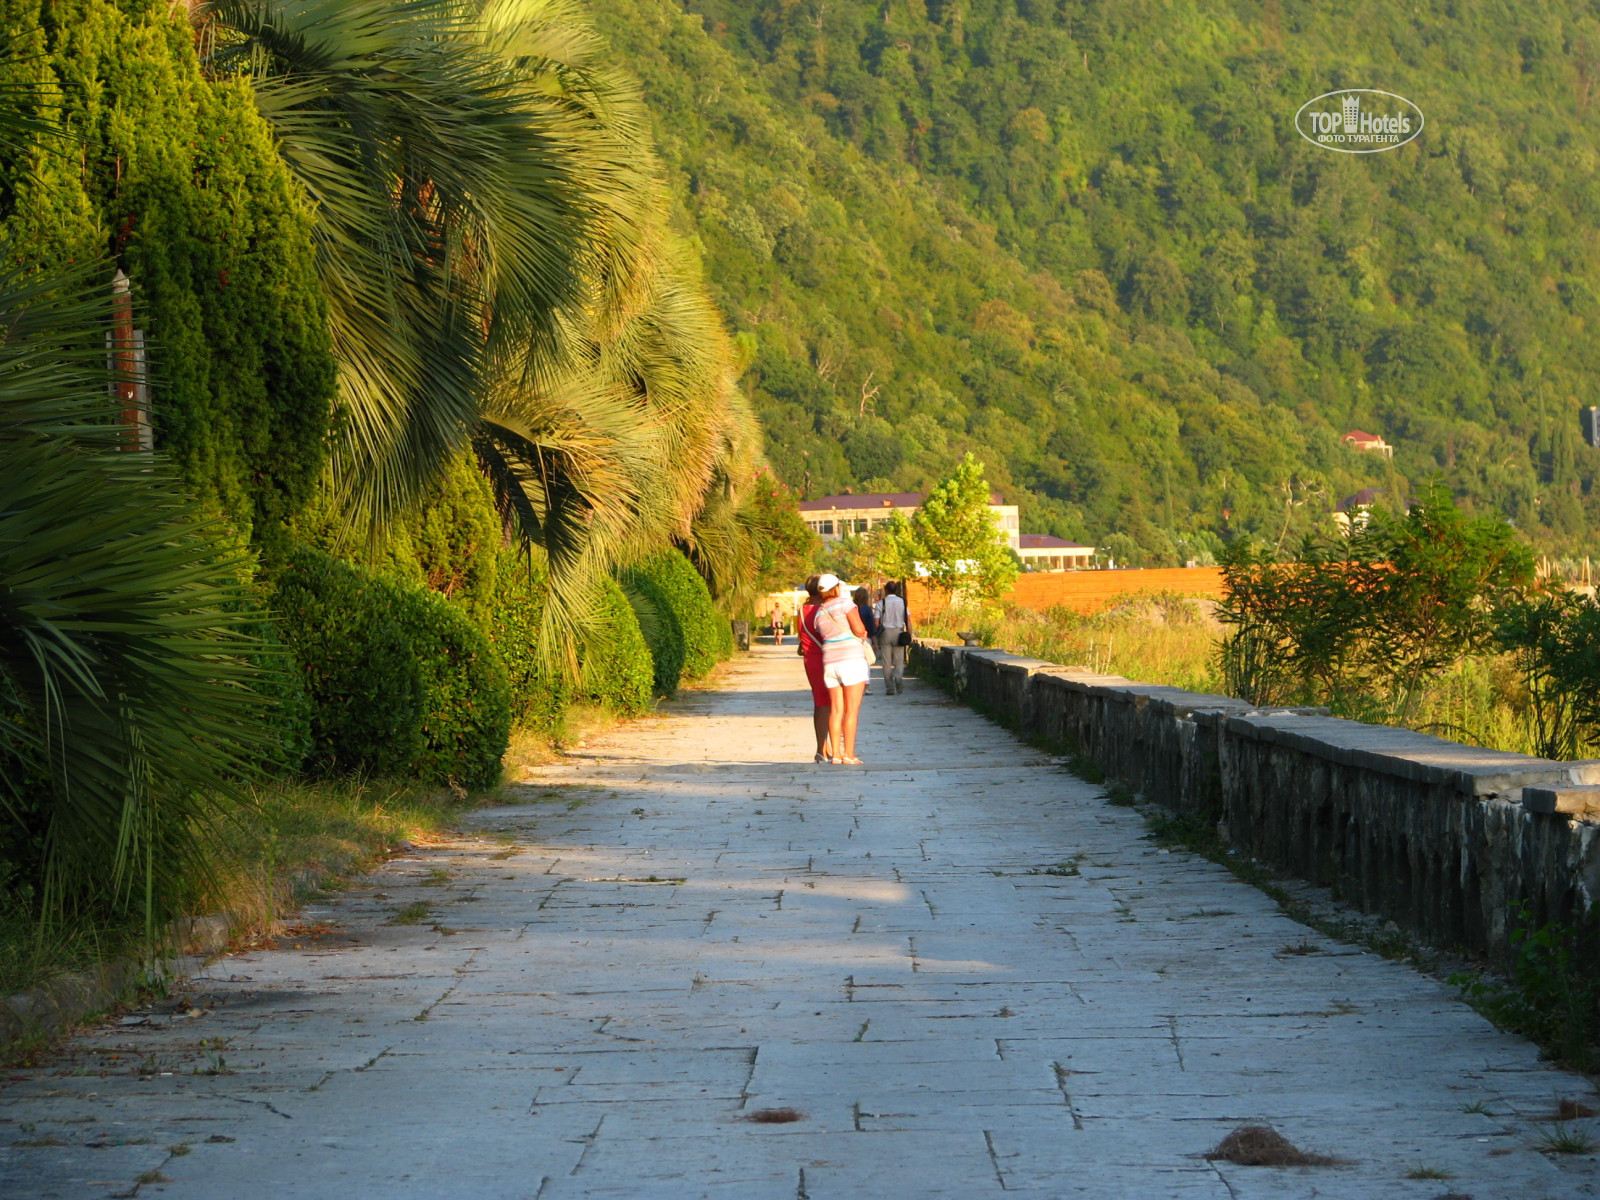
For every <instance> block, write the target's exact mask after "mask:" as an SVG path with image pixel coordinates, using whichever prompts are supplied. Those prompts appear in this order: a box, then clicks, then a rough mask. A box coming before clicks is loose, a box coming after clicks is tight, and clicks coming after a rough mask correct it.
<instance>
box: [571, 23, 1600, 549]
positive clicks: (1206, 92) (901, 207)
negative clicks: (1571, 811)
mask: <svg viewBox="0 0 1600 1200" xmlns="http://www.w3.org/2000/svg"><path fill="white" fill-rule="evenodd" d="M691 3H692V8H693V11H689V12H685V11H684V10H682V9H680V8H679V7H678V6H677V5H675V4H673V3H670V2H668V0H594V7H595V8H596V10H597V15H598V17H599V20H600V23H601V25H602V27H603V28H604V29H605V30H606V32H607V33H608V35H609V36H610V37H611V39H612V41H613V44H614V45H615V46H616V48H617V50H618V51H619V53H620V55H621V57H622V58H623V60H624V61H625V63H626V64H627V65H628V66H629V67H630V69H632V70H633V71H635V72H636V73H637V74H638V75H639V77H640V78H641V80H642V81H643V85H644V88H645V92H646V96H647V99H648V101H649V103H650V105H651V107H652V110H653V111H654V113H655V115H656V118H657V122H658V135H659V138H660V140H661V144H662V146H663V149H664V151H665V156H666V160H667V162H668V164H669V168H670V170H671V172H672V179H671V181H670V182H671V184H672V186H673V187H674V188H675V189H676V190H677V191H678V192H679V194H680V197H681V201H682V211H683V218H682V219H683V220H684V221H685V222H686V224H688V225H689V226H691V227H692V231H693V233H694V234H695V235H696V236H697V237H698V238H699V240H700V242H701V245H702V247H703V249H704V252H705V254H706V258H707V263H708V272H709V275H710V278H711V280H712V281H713V284H714V286H715V288H716V290H717V291H718V294H719V297H720V299H721V301H722V303H723V304H724V306H725V308H726V310H727V312H728V314H729V318H730V320H731V322H732V323H733V325H734V327H735V328H736V330H737V331H738V336H739V341H740V344H741V346H742V347H743V349H744V353H745V354H746V356H747V360H748V364H749V365H748V370H747V372H746V381H747V385H748V386H749V387H750V388H751V390H752V395H753V397H754V398H755V400H756V402H757V404H758V407H759V410H760V412H761V415H762V419H763V422H764V423H765V425H766V429H767V434H768V442H769V453H770V455H771V457H772V459H773V461H774V463H775V465H776V466H777V468H778V470H779V471H780V472H781V474H782V475H783V476H784V477H785V478H786V479H787V480H788V481H789V482H790V483H792V484H794V485H795V486H797V487H799V488H801V489H802V490H803V491H804V492H805V493H807V494H813V495H814V494H818V493H821V492H826V491H831V490H838V489H841V488H843V487H846V486H854V487H856V488H858V489H860V488H862V487H880V486H889V485H892V486H895V487H904V488H914V487H919V486H923V485H925V484H926V483H927V482H928V481H929V480H930V479H931V478H932V477H934V476H937V475H938V474H940V473H942V472H943V471H945V470H946V469H948V467H949V466H950V465H951V464H952V463H953V461H955V460H956V459H957V458H958V457H959V455H960V454H961V452H962V451H964V450H967V449H971V450H973V451H974V452H976V453H977V454H978V455H979V456H980V457H982V458H984V459H986V460H987V461H988V463H989V465H990V474H991V477H992V478H993V479H994V480H995V482H996V483H997V484H998V485H999V486H1000V487H1002V488H1003V489H1005V490H1006V491H1007V492H1008V493H1010V494H1012V495H1014V496H1015V497H1016V498H1017V499H1018V500H1019V501H1020V502H1021V503H1022V505H1023V522H1024V527H1025V528H1027V529H1030V530H1038V531H1042V532H1055V533H1059V534H1062V535H1066V536H1073V537H1078V538H1083V539H1088V540H1094V541H1097V542H1101V543H1108V542H1109V544H1112V545H1116V546H1119V547H1121V548H1122V549H1123V557H1124V558H1125V559H1127V558H1132V559H1134V560H1138V559H1143V560H1145V561H1148V562H1152V563H1156V562H1162V561H1173V560H1174V559H1181V558H1187V557H1195V556H1196V555H1197V554H1199V553H1203V552H1204V550H1205V549H1206V548H1207V547H1208V546H1214V545H1215V536H1216V535H1217V534H1218V533H1221V534H1224V535H1225V534H1227V533H1229V532H1233V531H1237V530H1240V529H1251V530H1255V531H1258V532H1262V533H1265V534H1266V535H1268V536H1269V537H1271V538H1277V537H1280V536H1290V537H1292V536H1294V535H1295V534H1296V533H1297V532H1298V531H1300V530H1302V529H1305V528H1308V527H1310V525H1311V524H1313V523H1315V522H1318V521H1322V520H1324V519H1325V518H1324V517H1323V516H1322V514H1323V513H1325V512H1326V511H1327V509H1329V508H1330V507H1331V506H1332V505H1333V504H1334V503H1335V502H1336V501H1337V500H1338V499H1339V498H1341V497H1342V496H1345V495H1348V494H1350V493H1352V492H1355V491H1356V490H1357V489H1359V488H1362V487H1368V486H1370V487H1377V488H1381V489H1385V490H1387V491H1388V492H1389V494H1390V495H1391V496H1399V495H1404V494H1406V493H1407V492H1408V491H1409V490H1410V489H1411V488H1414V487H1416V486H1418V485H1420V483H1421V482H1422V481H1423V480H1424V479H1426V478H1427V477H1428V476H1429V475H1431V474H1434V473H1440V474H1442V475H1443V477H1444V478H1445V479H1446V480H1447V482H1448V483H1449V484H1450V485H1451V486H1452V487H1453V488H1454V489H1455V490H1456V491H1457V492H1458V494H1460V495H1461V496H1462V497H1463V498H1464V500H1465V501H1466V503H1467V504H1468V505H1469V506H1470V507H1476V508H1478V509H1480V510H1485V511H1487V510H1498V511H1501V512H1504V513H1505V514H1506V515H1507V516H1508V517H1510V518H1511V519H1512V520H1513V521H1514V522H1515V523H1516V524H1517V525H1518V527H1519V528H1521V529H1523V530H1525V531H1526V532H1527V533H1528V534H1529V535H1530V536H1531V537H1532V538H1534V540H1535V541H1536V542H1538V543H1539V544H1540V545H1541V547H1543V548H1546V549H1551V550H1559V551H1575V550H1587V549H1588V548H1589V545H1590V540H1591V537H1592V535H1591V534H1590V532H1589V531H1590V530H1591V529H1593V528H1594V527H1595V526H1596V523H1597V522H1596V520H1595V518H1596V517H1597V516H1600V497H1596V496H1595V495H1593V492H1592V484H1593V482H1594V476H1595V469H1596V463H1597V461H1600V451H1595V450H1592V449H1590V448H1589V447H1587V446H1585V445H1584V444H1583V443H1582V441H1581V439H1580V437H1579V434H1578V415H1577V411H1578V407H1579V406H1580V405H1583V404H1592V403H1600V387H1597V386H1596V383H1595V380H1596V373H1595V372H1596V368H1597V366H1600V347H1597V346H1596V344H1595V338H1594V325H1595V321H1596V317H1597V315H1600V299H1597V297H1600V262H1597V259H1596V253H1597V251H1596V238H1595V227H1596V216H1597V214H1600V190H1597V179H1596V171H1597V168H1600V153H1597V152H1596V150H1595V148H1594V147H1593V144H1592V143H1593V129H1594V124H1595V122H1596V120H1597V119H1600V105H1596V103H1595V102H1594V97H1593V92H1594V91H1595V90H1596V89H1595V84H1596V82H1597V81H1600V21H1597V20H1596V18H1595V15H1594V11H1595V10H1594V9H1591V7H1590V6H1588V5H1584V4H1579V3H1570V4H1565V5H1560V4H1540V3H1519V4H1516V5H1510V4H1504V3H1502V4H1480V5H1461V4H1459V3H1446V2H1443V0H1437V2H1434V3H1421V4H1417V5H1412V6H1404V7H1400V6H1388V5H1382V4H1377V3H1368V2H1354V0H1340V2H1336V3H1324V4H1317V5H1311V4H1308V3H1282V2H1280V0H1240V2H1238V3H1234V4H1226V3H1224V4H1208V5H1201V4H1198V3H1195V2H1193V0H1168V2H1164V3H1155V2H1154V0H1103V2H1100V3H1094V2H1089V3H1066V2H1064V0H928V2H924V0H893V2H891V3H878V2H875V3H866V2H865V0H758V2H754V3H752V2H750V0H691ZM1342 87H1371V88H1383V89H1387V90H1389V91H1393V92H1397V93H1400V94H1402V95H1405V96H1407V97H1409V98H1410V99H1412V100H1414V101H1415V102H1416V103H1417V104H1418V105H1420V106H1421V108H1422V110H1423V112H1424V113H1425V114H1426V117H1427V127H1426V129H1425V130H1424V132H1423V134H1422V136H1421V137H1420V138H1418V139H1417V140H1416V141H1415V142H1413V143H1412V144H1410V145H1408V146H1406V147H1403V148H1401V149H1399V150H1395V151H1392V152H1388V153H1383V154H1375V155H1364V156H1350V155H1339V154H1333V153H1330V152H1327V151H1325V150H1322V149H1319V148H1317V147H1315V146H1312V145H1311V144H1309V143H1308V142H1306V141H1305V140H1303V139H1302V138H1300V137H1299V136H1297V134H1296V133H1295V131H1294V127H1293V119H1294V114H1295V111H1296V110H1297V109H1298V108H1299V107H1300V106H1301V105H1302V104H1303V103H1304V102H1305V101H1307V100H1309V99H1311V98H1312V97H1314V96H1316V95H1318V94H1319V93H1322V92H1327V91H1330V90H1333V89H1336V88H1342ZM1357 427H1359V428H1363V429H1367V430H1370V431H1373V432H1377V433H1380V434H1382V435H1384V436H1385V437H1387V438H1388V440H1389V441H1390V442H1392V443H1393V444H1394V445H1395V446H1396V448H1397V449H1396V453H1395V457H1394V460H1393V462H1392V463H1390V462H1388V461H1386V460H1383V459H1381V458H1378V457H1376V456H1371V455H1360V454H1357V453H1356V452H1354V451H1352V450H1350V449H1347V448H1346V447H1345V446H1343V445H1342V444H1341V443H1340V441H1339V436H1340V435H1341V434H1342V433H1344V432H1345V431H1346V430H1348V429H1351V428H1357ZM1114 534H1120V535H1121V536H1118V537H1115V538H1114V539H1113V537H1112V535H1114Z"/></svg>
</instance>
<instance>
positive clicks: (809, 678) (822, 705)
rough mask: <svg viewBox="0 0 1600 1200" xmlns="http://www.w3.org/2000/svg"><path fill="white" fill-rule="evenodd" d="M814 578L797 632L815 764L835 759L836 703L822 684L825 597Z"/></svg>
mask: <svg viewBox="0 0 1600 1200" xmlns="http://www.w3.org/2000/svg"><path fill="white" fill-rule="evenodd" d="M821 578H822V576H820V575H813V576H812V577H811V578H810V579H808V580H806V602H805V603H804V604H803V605H801V607H800V619H799V620H798V621H796V622H795V631H796V632H797V633H798V634H799V635H800V653H801V654H802V655H803V656H804V657H805V663H806V682H807V683H809V684H810V685H811V726H812V728H813V729H815V730H816V734H817V756H816V758H815V759H814V760H813V761H814V762H830V761H832V759H833V743H832V742H831V741H830V740H829V737H828V717H829V715H830V713H831V712H832V711H833V700H832V699H831V698H830V697H829V695H828V685H827V684H826V683H824V682H823V681H822V639H821V638H819V637H818V636H817V626H816V620H817V608H818V606H819V605H821V603H822V597H821V596H819V595H818V594H817V580H819V579H821Z"/></svg>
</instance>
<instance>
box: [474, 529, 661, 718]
mask: <svg viewBox="0 0 1600 1200" xmlns="http://www.w3.org/2000/svg"><path fill="white" fill-rule="evenodd" d="M519 559H520V555H518V554H517V552H515V551H508V552H507V554H506V556H505V562H504V564H503V566H502V572H501V581H500V588H499V598H498V602H497V604H496V608H495V615H494V620H493V621H492V623H491V636H492V637H493V639H494V643H495V647H496V648H497V649H498V650H499V652H500V655H501V657H502V658H503V659H504V660H505V664H506V673H507V675H508V676H509V677H510V682H511V707H512V712H513V714H514V716H515V719H516V721H517V723H518V724H524V725H532V726H535V727H537V728H540V729H553V728H555V726H556V725H557V724H559V723H560V720H561V716H562V714H563V713H564V712H565V711H566V709H567V706H568V705H570V704H571V703H572V702H573V701H575V700H581V701H586V702H588V703H590V704H604V705H606V706H607V707H609V708H610V709H612V711H614V712H616V713H619V714H621V715H623V716H636V715H637V714H639V713H641V712H643V711H645V710H646V709H647V708H649V707H650V699H651V684H652V663H651V657H650V648H649V646H648V645H646V643H645V638H644V634H643V633H642V632H641V631H640V629H639V622H638V620H637V618H636V617H635V616H634V612H633V608H632V607H631V606H630V605H629V603H628V599H627V597H626V596H624V595H623V592H622V588H621V587H619V586H618V585H617V584H616V583H615V582H614V581H613V580H610V579H607V580H606V581H605V582H604V584H603V590H602V592H601V595H600V596H599V598H598V600H597V602H596V603H597V607H598V609H599V612H598V616H597V621H596V624H595V628H594V631H593V632H592V633H591V634H590V635H589V636H588V637H587V638H586V639H585V640H584V643H583V644H582V645H581V646H579V647H578V660H579V663H580V671H579V678H578V680H577V681H576V682H575V683H574V682H573V681H572V680H569V679H566V678H564V677H559V676H558V677H556V678H552V677H551V675H550V673H549V672H548V671H546V670H545V669H543V668H542V667H541V666H540V664H539V654H538V650H539V626H540V623H541V621H542V620H543V618H544V598H545V593H546V588H547V586H548V585H547V583H546V581H545V576H544V573H543V571H542V570H540V569H539V568H538V567H536V566H530V565H529V564H527V563H525V562H521V561H519Z"/></svg>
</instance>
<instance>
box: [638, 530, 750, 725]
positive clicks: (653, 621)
mask: <svg viewBox="0 0 1600 1200" xmlns="http://www.w3.org/2000/svg"><path fill="white" fill-rule="evenodd" d="M622 585H623V588H624V590H625V591H626V592H627V595H628V599H629V601H630V602H631V603H632V606H633V608H634V610H635V613H636V614H637V617H638V620H639V626H640V628H641V630H642V631H643V633H644V636H645V639H646V641H647V642H648V643H649V647H650V655H651V659H652V661H653V663H654V676H655V687H656V690H657V691H658V692H661V693H662V694H664V695H671V694H672V693H673V692H675V691H677V690H678V684H679V683H680V682H682V681H683V680H690V681H693V680H696V679H701V678H704V676H705V675H706V673H707V672H709V671H710V670H711V668H712V667H714V666H716V665H717V663H719V662H721V661H722V660H724V659H725V658H727V657H728V656H729V655H731V654H732V653H733V632H732V630H731V629H730V628H729V627H728V622H727V621H725V620H723V618H722V614H721V613H719V612H718V611H717V609H716V606H715V605H714V604H713V603H712V602H711V592H710V590H709V589H708V588H707V587H706V583H705V580H704V579H702V578H700V573H699V572H698V571H696V570H695V569H694V566H693V564H691V563H690V562H689V560H688V559H687V558H685V557H684V556H683V555H682V554H681V553H679V552H678V551H677V550H662V551H660V552H659V553H656V554H653V555H651V556H650V557H649V558H646V559H644V560H643V561H642V562H640V563H638V564H637V565H635V566H634V567H632V568H631V569H629V570H628V571H626V572H624V573H623V576H622Z"/></svg>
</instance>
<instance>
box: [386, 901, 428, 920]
mask: <svg viewBox="0 0 1600 1200" xmlns="http://www.w3.org/2000/svg"><path fill="white" fill-rule="evenodd" d="M431 907H432V906H431V905H429V903H428V902H427V901H426V900H413V901H412V902H411V903H410V904H408V905H406V906H405V907H404V908H401V909H396V910H395V914H394V916H392V917H390V918H389V924H391V925H421V924H422V923H423V922H424V921H426V920H427V919H428V911H429V909H430V908H431Z"/></svg>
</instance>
